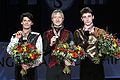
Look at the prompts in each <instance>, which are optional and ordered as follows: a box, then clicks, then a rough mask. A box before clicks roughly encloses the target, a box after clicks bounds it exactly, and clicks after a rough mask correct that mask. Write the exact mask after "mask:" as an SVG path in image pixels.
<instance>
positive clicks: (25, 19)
mask: <svg viewBox="0 0 120 80" xmlns="http://www.w3.org/2000/svg"><path fill="white" fill-rule="evenodd" d="M21 24H22V25H23V28H25V29H28V28H31V26H32V25H33V22H32V21H31V20H30V19H29V18H28V17H23V20H22V22H21Z"/></svg>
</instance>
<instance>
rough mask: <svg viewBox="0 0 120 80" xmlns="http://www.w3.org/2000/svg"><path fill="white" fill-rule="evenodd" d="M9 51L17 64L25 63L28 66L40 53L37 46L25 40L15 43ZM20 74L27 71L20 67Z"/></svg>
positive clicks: (34, 61)
mask: <svg viewBox="0 0 120 80" xmlns="http://www.w3.org/2000/svg"><path fill="white" fill-rule="evenodd" d="M11 52H12V54H11V57H12V58H13V59H14V61H15V63H16V64H18V65H21V64H26V65H28V66H32V65H33V64H35V63H36V60H37V59H38V58H39V57H40V53H39V52H38V50H37V48H36V47H35V46H34V45H32V44H31V43H27V42H24V43H23V44H21V43H18V44H15V46H14V47H12V48H11ZM21 74H22V75H25V74H27V72H26V71H25V70H23V69H22V70H21Z"/></svg>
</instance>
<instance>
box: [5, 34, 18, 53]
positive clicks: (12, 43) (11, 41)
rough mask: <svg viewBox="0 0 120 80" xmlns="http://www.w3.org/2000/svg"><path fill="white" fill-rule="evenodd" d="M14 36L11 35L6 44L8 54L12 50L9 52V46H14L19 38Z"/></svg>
mask: <svg viewBox="0 0 120 80" xmlns="http://www.w3.org/2000/svg"><path fill="white" fill-rule="evenodd" d="M14 36H15V35H13V36H12V37H11V39H10V43H9V44H8V46H7V53H9V54H12V52H11V47H14V46H15V44H18V41H19V39H18V38H16V37H14Z"/></svg>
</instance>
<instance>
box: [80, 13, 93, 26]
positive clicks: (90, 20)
mask: <svg viewBox="0 0 120 80" xmlns="http://www.w3.org/2000/svg"><path fill="white" fill-rule="evenodd" d="M81 19H82V21H83V22H84V25H86V26H90V25H91V24H92V23H93V19H94V16H93V15H92V14H91V13H84V14H83V15H82V17H81Z"/></svg>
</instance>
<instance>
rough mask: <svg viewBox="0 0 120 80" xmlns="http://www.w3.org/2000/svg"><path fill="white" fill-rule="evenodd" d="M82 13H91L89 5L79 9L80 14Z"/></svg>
mask: <svg viewBox="0 0 120 80" xmlns="http://www.w3.org/2000/svg"><path fill="white" fill-rule="evenodd" d="M84 13H91V14H92V15H93V11H92V9H90V8H89V7H84V8H83V9H82V10H80V14H81V16H82V15H83V14H84Z"/></svg>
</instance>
